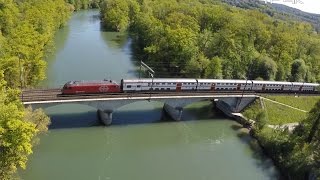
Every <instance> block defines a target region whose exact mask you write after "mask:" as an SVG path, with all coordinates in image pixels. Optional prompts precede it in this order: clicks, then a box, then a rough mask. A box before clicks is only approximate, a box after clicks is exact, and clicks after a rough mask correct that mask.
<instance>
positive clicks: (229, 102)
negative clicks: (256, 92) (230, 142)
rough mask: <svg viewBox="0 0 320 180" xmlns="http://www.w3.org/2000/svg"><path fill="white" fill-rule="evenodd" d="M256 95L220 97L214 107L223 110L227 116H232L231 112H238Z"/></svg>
mask: <svg viewBox="0 0 320 180" xmlns="http://www.w3.org/2000/svg"><path fill="white" fill-rule="evenodd" d="M255 99H256V97H245V98H241V97H231V98H220V99H219V100H218V101H217V102H216V107H217V108H218V109H220V110H221V111H222V112H224V113H225V114H226V115H227V116H229V117H233V115H232V113H239V112H241V111H242V110H243V109H244V108H245V107H247V106H248V105H249V104H251V103H252V102H253V101H254V100H255Z"/></svg>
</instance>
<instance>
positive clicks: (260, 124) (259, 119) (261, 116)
mask: <svg viewBox="0 0 320 180" xmlns="http://www.w3.org/2000/svg"><path fill="white" fill-rule="evenodd" d="M255 120H256V122H255V127H256V129H257V130H258V131H261V130H262V129H263V128H264V126H265V125H266V124H267V122H268V118H267V113H266V112H265V111H264V110H262V111H260V112H259V113H258V114H257V116H256V119H255Z"/></svg>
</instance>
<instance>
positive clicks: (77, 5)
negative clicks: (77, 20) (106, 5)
mask: <svg viewBox="0 0 320 180" xmlns="http://www.w3.org/2000/svg"><path fill="white" fill-rule="evenodd" d="M66 1H67V2H68V3H69V4H71V5H72V9H73V10H76V11H78V10H80V9H89V8H99V4H100V2H101V1H102V0H66Z"/></svg>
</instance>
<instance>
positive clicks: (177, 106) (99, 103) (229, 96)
mask: <svg viewBox="0 0 320 180" xmlns="http://www.w3.org/2000/svg"><path fill="white" fill-rule="evenodd" d="M257 97H258V96H257V95H255V94H253V93H242V92H237V93H235V92H232V93H230V92H229V93H222V92H201V93H200V92H161V93H160V92H157V93H156V92H154V93H115V94H90V95H89V94H84V95H72V96H70V95H68V96H64V95H61V92H60V90H59V89H47V90H25V91H23V92H22V95H21V100H22V102H23V104H24V105H25V106H32V107H33V108H34V109H36V108H47V107H51V106H55V105H58V104H85V105H88V106H91V107H94V108H96V109H97V110H98V115H99V117H100V119H101V121H102V122H103V123H104V124H106V125H110V124H111V122H112V112H113V111H115V110H116V109H117V108H120V107H121V106H124V105H127V104H130V103H133V102H137V101H159V102H162V103H164V106H163V109H164V111H165V112H166V113H168V114H169V115H170V116H171V118H172V119H174V120H177V121H179V120H181V116H182V112H183V108H184V107H185V106H187V105H189V104H192V103H194V102H199V101H205V100H209V101H215V102H216V105H217V107H218V108H219V109H220V110H222V111H223V112H224V113H225V114H227V115H228V116H232V115H231V113H237V112H240V111H241V110H243V109H244V108H245V107H246V106H247V105H249V104H250V103H251V102H253V101H254V100H255V99H256V98H257Z"/></svg>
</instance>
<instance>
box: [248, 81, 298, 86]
mask: <svg viewBox="0 0 320 180" xmlns="http://www.w3.org/2000/svg"><path fill="white" fill-rule="evenodd" d="M252 82H253V84H278V85H280V84H285V85H292V83H291V82H285V81H256V80H252Z"/></svg>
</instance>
